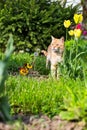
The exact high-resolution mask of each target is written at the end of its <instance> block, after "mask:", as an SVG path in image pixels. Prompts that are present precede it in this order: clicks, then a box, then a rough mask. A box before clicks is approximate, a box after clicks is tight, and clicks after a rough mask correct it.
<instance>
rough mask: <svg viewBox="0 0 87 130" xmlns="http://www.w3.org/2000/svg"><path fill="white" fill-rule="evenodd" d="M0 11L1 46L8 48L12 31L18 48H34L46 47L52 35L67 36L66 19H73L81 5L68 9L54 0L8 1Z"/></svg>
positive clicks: (3, 48) (31, 49) (32, 49)
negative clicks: (51, 0) (53, 0)
mask: <svg viewBox="0 0 87 130" xmlns="http://www.w3.org/2000/svg"><path fill="white" fill-rule="evenodd" d="M1 7H2V9H1V11H0V32H1V33H0V48H1V49H2V51H4V50H5V47H6V44H7V42H6V39H7V38H8V35H9V33H12V34H13V36H14V44H15V48H16V49H15V50H16V51H17V50H21V49H22V50H25V51H26V48H29V49H30V52H31V51H34V50H35V49H36V48H37V47H38V48H40V49H42V48H46V47H47V46H48V44H49V43H50V36H51V35H54V36H55V37H61V36H65V29H64V27H63V21H64V19H65V16H66V19H72V16H73V14H74V13H75V12H76V10H77V6H75V7H72V5H71V6H69V7H67V8H64V7H63V6H62V5H61V4H60V2H58V1H55V2H50V0H48V1H47V0H39V1H37V0H21V1H19V0H16V1H14V0H12V1H10V0H6V1H5V2H4V3H3V6H1Z"/></svg>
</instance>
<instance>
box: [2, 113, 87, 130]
mask: <svg viewBox="0 0 87 130" xmlns="http://www.w3.org/2000/svg"><path fill="white" fill-rule="evenodd" d="M12 118H13V123H11V124H9V123H7V124H6V123H3V122H1V123H0V130H84V129H85V130H87V127H86V125H87V124H86V123H85V122H84V121H66V120H62V119H61V118H60V117H59V116H54V117H53V118H49V117H48V116H46V115H25V114H16V115H13V117H12Z"/></svg>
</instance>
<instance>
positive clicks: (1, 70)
mask: <svg viewBox="0 0 87 130" xmlns="http://www.w3.org/2000/svg"><path fill="white" fill-rule="evenodd" d="M13 50H14V47H13V38H12V35H10V38H9V40H8V44H7V49H6V52H5V57H4V58H3V60H2V61H0V118H1V119H2V120H9V119H11V117H10V114H9V112H10V111H9V110H10V106H9V104H8V101H7V96H6V95H5V80H6V77H7V74H6V71H7V64H8V60H9V57H10V55H11V53H12V52H13Z"/></svg>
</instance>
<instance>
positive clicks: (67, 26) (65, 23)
mask: <svg viewBox="0 0 87 130" xmlns="http://www.w3.org/2000/svg"><path fill="white" fill-rule="evenodd" d="M70 25H71V21H70V20H64V27H65V28H69V26H70Z"/></svg>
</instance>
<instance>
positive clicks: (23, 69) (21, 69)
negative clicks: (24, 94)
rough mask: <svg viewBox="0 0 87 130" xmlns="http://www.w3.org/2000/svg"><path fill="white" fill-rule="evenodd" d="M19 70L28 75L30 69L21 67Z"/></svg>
mask: <svg viewBox="0 0 87 130" xmlns="http://www.w3.org/2000/svg"><path fill="white" fill-rule="evenodd" d="M19 72H20V74H21V75H27V74H28V69H27V68H23V67H21V68H19Z"/></svg>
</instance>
